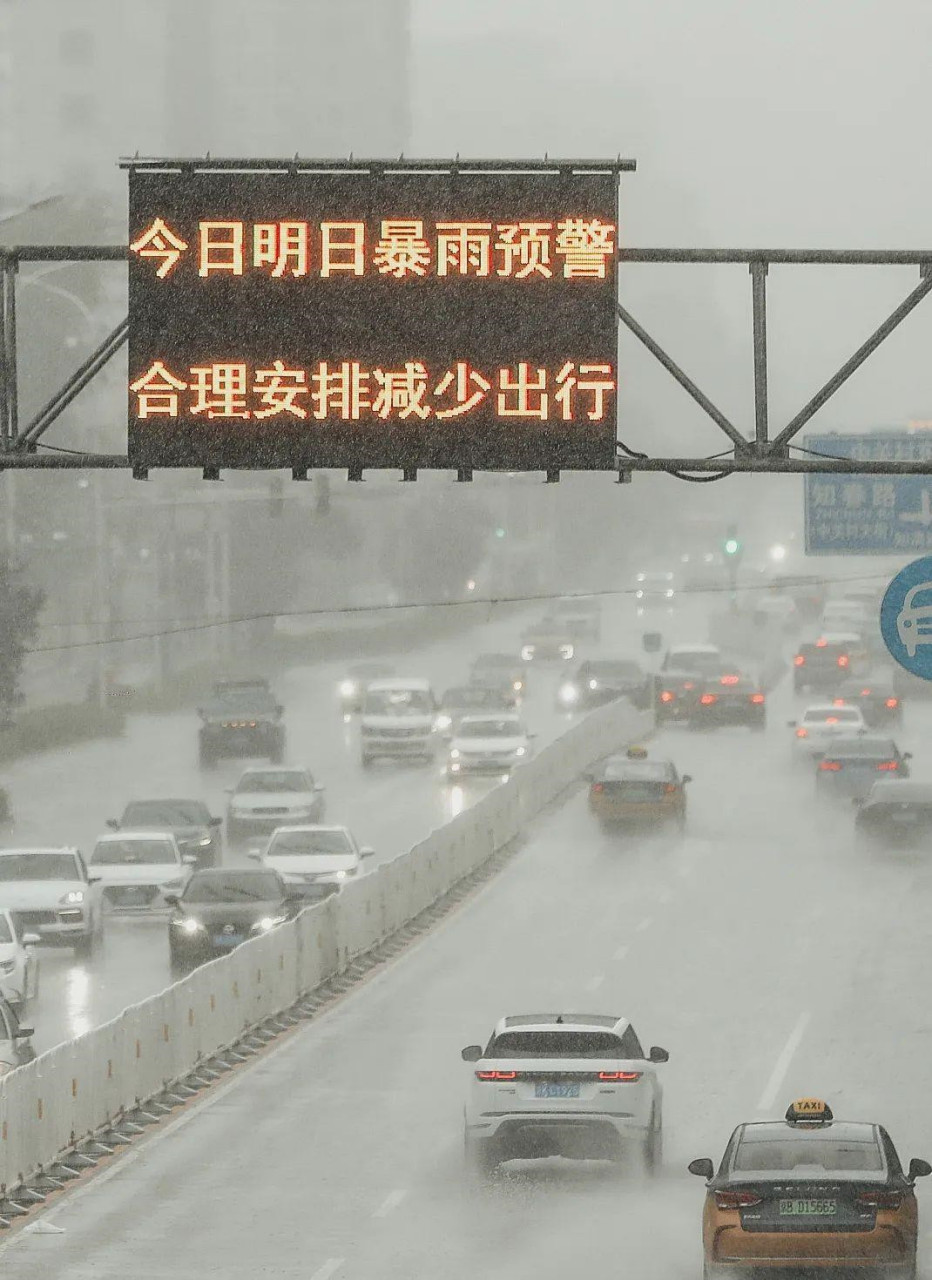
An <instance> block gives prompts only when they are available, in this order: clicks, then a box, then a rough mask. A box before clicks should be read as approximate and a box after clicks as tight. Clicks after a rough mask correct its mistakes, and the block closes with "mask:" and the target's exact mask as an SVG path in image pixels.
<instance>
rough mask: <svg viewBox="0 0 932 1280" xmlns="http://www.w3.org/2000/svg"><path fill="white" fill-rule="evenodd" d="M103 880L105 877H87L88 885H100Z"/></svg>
mask: <svg viewBox="0 0 932 1280" xmlns="http://www.w3.org/2000/svg"><path fill="white" fill-rule="evenodd" d="M102 879H103V876H88V877H87V883H88V884H100V882H101V880H102Z"/></svg>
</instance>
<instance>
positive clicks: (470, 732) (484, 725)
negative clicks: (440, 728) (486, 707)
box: [459, 719, 524, 738]
mask: <svg viewBox="0 0 932 1280" xmlns="http://www.w3.org/2000/svg"><path fill="white" fill-rule="evenodd" d="M459 736H460V737H461V738H521V737H523V736H524V730H523V729H522V727H521V722H520V721H519V720H505V719H503V720H467V721H465V723H463V724H461V725H460V728H459Z"/></svg>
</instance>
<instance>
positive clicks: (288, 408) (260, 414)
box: [253, 360, 307, 418]
mask: <svg viewBox="0 0 932 1280" xmlns="http://www.w3.org/2000/svg"><path fill="white" fill-rule="evenodd" d="M272 365H273V367H272V368H271V369H257V370H256V381H255V385H254V386H253V392H254V393H255V394H256V395H258V397H259V400H260V403H261V404H262V405H263V408H261V409H257V410H256V411H255V413H254V414H253V417H254V418H274V417H277V416H278V415H279V414H282V413H290V414H291V416H292V417H293V418H306V417H307V410H306V409H305V408H304V407H303V406H302V405H300V404H298V396H306V395H307V374H306V373H305V372H304V370H303V369H286V368H285V364H284V361H282V360H273V361H272Z"/></svg>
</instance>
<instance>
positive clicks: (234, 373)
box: [189, 364, 252, 418]
mask: <svg viewBox="0 0 932 1280" xmlns="http://www.w3.org/2000/svg"><path fill="white" fill-rule="evenodd" d="M191 377H192V379H193V381H192V383H191V390H192V391H193V392H194V393H195V397H196V399H195V402H194V404H193V405H191V407H190V409H189V412H190V413H191V414H192V415H194V414H198V413H206V414H207V416H208V418H251V417H252V414H251V413H250V412H249V410H248V409H247V408H246V390H247V386H248V382H247V377H246V366H245V365H244V364H210V365H204V366H202V367H201V368H197V369H192V370H191Z"/></svg>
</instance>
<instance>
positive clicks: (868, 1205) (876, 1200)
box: [854, 1191, 903, 1209]
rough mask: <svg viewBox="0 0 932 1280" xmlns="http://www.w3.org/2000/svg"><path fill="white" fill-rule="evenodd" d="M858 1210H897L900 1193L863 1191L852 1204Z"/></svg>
mask: <svg viewBox="0 0 932 1280" xmlns="http://www.w3.org/2000/svg"><path fill="white" fill-rule="evenodd" d="M854 1203H855V1204H856V1205H857V1207H858V1208H859V1209H899V1207H900V1205H901V1204H902V1203H903V1193H902V1191H865V1192H863V1193H862V1194H861V1195H859V1196H858V1198H857V1199H856V1200H855V1202H854Z"/></svg>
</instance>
